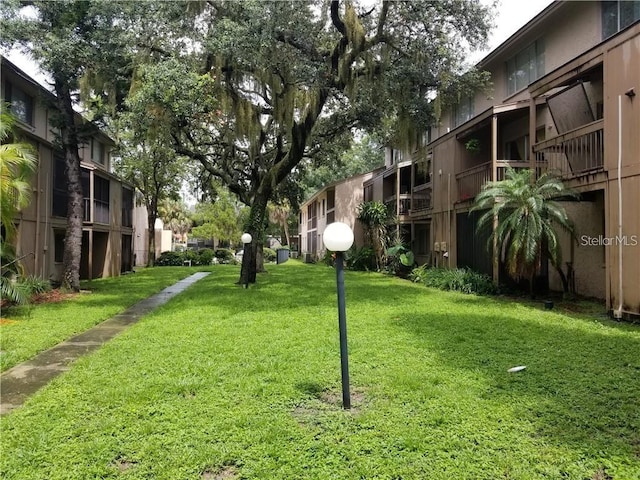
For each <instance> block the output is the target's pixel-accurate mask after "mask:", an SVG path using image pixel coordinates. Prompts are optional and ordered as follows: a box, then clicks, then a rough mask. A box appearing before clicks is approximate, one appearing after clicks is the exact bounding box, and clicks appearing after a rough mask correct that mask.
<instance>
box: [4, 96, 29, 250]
mask: <svg viewBox="0 0 640 480" xmlns="http://www.w3.org/2000/svg"><path fill="white" fill-rule="evenodd" d="M14 125H15V119H14V118H13V116H12V115H11V114H10V113H9V112H8V109H7V107H6V105H0V144H1V145H0V209H1V221H2V226H3V227H4V228H5V232H6V235H7V239H8V240H10V239H12V238H13V235H14V234H15V225H14V223H13V219H14V217H15V216H16V214H17V213H18V211H19V210H20V209H21V208H24V207H26V206H27V205H29V201H30V199H31V183H30V179H31V175H33V173H34V172H35V170H36V166H37V165H38V158H37V156H36V153H35V150H34V148H33V147H32V146H31V145H29V144H28V143H5V142H7V140H9V138H10V136H11V133H12V129H13V126H14Z"/></svg>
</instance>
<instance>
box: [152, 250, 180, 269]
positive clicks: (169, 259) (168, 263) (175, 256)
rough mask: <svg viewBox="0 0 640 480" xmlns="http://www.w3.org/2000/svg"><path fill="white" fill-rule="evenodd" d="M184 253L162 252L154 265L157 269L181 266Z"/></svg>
mask: <svg viewBox="0 0 640 480" xmlns="http://www.w3.org/2000/svg"><path fill="white" fill-rule="evenodd" d="M183 261H184V252H164V253H162V254H161V255H160V256H159V257H158V258H156V262H155V265H156V266H158V267H177V266H182V262H183Z"/></svg>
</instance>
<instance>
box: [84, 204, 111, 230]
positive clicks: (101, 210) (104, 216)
mask: <svg viewBox="0 0 640 480" xmlns="http://www.w3.org/2000/svg"><path fill="white" fill-rule="evenodd" d="M90 207H91V199H90V198H88V197H84V198H83V204H82V210H83V220H84V222H85V223H91V222H92V220H91V208H90ZM93 223H102V224H105V225H109V202H104V201H102V200H94V201H93Z"/></svg>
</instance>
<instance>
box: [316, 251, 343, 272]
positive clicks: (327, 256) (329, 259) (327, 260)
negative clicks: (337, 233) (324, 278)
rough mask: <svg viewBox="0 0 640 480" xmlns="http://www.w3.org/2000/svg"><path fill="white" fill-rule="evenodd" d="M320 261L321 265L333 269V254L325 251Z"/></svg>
mask: <svg viewBox="0 0 640 480" xmlns="http://www.w3.org/2000/svg"><path fill="white" fill-rule="evenodd" d="M320 261H321V262H322V263H324V264H325V265H326V266H328V267H333V263H334V262H335V258H334V256H333V252H330V251H329V250H325V251H324V256H323V257H322V259H321V260H320ZM347 268H348V267H347Z"/></svg>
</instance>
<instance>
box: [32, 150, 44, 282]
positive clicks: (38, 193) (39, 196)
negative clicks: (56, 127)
mask: <svg viewBox="0 0 640 480" xmlns="http://www.w3.org/2000/svg"><path fill="white" fill-rule="evenodd" d="M38 150H40V145H38ZM38 163H39V165H38V178H37V180H36V196H37V197H36V243H35V248H34V249H33V251H34V259H33V273H34V275H38V270H39V268H38V267H39V266H40V201H41V199H42V193H41V190H40V188H41V177H42V164H41V163H40V162H38Z"/></svg>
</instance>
